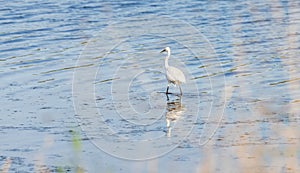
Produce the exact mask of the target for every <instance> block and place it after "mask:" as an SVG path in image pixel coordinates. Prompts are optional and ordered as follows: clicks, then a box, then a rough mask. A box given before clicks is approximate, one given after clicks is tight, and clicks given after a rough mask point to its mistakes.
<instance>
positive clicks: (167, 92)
mask: <svg viewBox="0 0 300 173" xmlns="http://www.w3.org/2000/svg"><path fill="white" fill-rule="evenodd" d="M169 87H170V84H168V86H167V91H166V94H169Z"/></svg>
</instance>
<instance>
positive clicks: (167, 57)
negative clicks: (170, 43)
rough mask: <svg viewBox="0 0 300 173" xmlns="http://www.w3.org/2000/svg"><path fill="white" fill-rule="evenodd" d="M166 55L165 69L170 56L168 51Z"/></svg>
mask: <svg viewBox="0 0 300 173" xmlns="http://www.w3.org/2000/svg"><path fill="white" fill-rule="evenodd" d="M167 53H168V55H167V56H166V58H165V68H166V69H167V68H168V67H169V63H168V61H169V58H170V55H171V52H170V51H167Z"/></svg>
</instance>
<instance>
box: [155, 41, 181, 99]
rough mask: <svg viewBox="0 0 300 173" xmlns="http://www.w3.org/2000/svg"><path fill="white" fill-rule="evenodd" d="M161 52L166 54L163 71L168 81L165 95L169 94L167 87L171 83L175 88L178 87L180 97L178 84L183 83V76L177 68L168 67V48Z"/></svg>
mask: <svg viewBox="0 0 300 173" xmlns="http://www.w3.org/2000/svg"><path fill="white" fill-rule="evenodd" d="M162 52H167V53H168V54H167V56H166V58H165V71H166V77H167V80H168V87H167V91H166V94H168V93H169V87H170V84H171V83H172V84H174V85H175V86H179V89H180V95H182V90H181V86H180V84H181V83H185V76H184V74H183V72H182V71H181V70H179V69H178V68H176V67H172V66H169V63H168V61H169V58H170V55H171V49H170V48H169V47H166V48H164V49H163V50H162V51H161V52H160V53H162Z"/></svg>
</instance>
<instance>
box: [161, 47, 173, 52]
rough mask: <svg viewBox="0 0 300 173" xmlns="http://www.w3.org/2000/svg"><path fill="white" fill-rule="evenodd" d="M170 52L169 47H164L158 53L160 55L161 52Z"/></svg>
mask: <svg viewBox="0 0 300 173" xmlns="http://www.w3.org/2000/svg"><path fill="white" fill-rule="evenodd" d="M170 51H171V49H170V48H169V47H166V48H164V49H163V50H162V51H160V53H162V52H170Z"/></svg>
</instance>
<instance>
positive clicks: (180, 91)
mask: <svg viewBox="0 0 300 173" xmlns="http://www.w3.org/2000/svg"><path fill="white" fill-rule="evenodd" d="M179 89H180V95H181V96H182V90H181V86H180V85H179Z"/></svg>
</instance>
